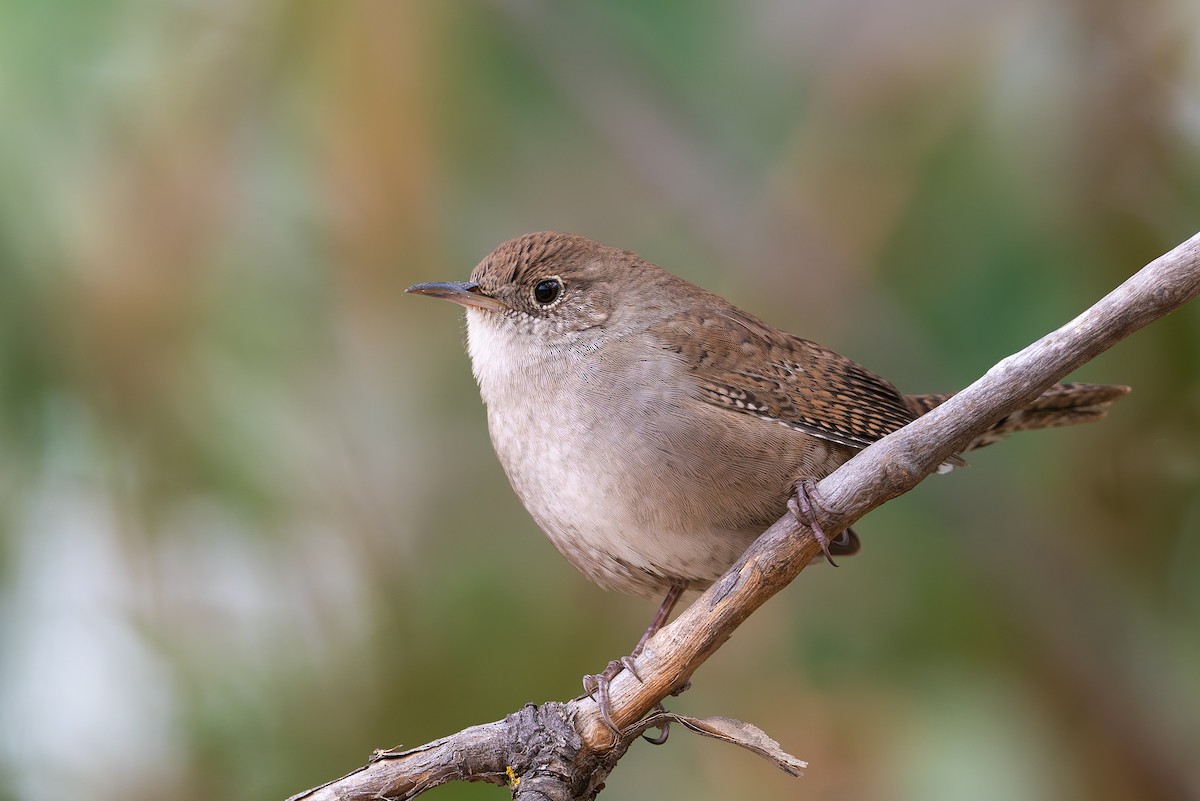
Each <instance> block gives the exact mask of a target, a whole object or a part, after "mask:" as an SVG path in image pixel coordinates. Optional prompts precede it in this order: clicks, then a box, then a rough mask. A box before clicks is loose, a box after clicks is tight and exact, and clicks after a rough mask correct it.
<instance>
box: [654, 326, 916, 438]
mask: <svg viewBox="0 0 1200 801" xmlns="http://www.w3.org/2000/svg"><path fill="white" fill-rule="evenodd" d="M654 333H657V334H659V335H660V339H661V341H662V342H664V343H668V342H669V343H682V344H675V345H671V346H668V345H665V344H664V347H669V348H670V349H671V350H675V351H676V352H678V353H679V354H680V355H681V356H683V358H684V360H685V362H686V364H687V366H688V368H689V372H690V374H691V376H692V378H693V379H694V380H695V381H696V385H697V387H698V389H699V392H700V397H701V398H703V399H704V400H705V401H707V402H709V403H711V404H713V405H714V406H720V407H722V408H726V409H730V410H732V411H736V412H741V413H744V414H751V415H754V416H756V417H761V418H762V419H764V420H771V421H774V422H778V423H782V424H783V425H786V426H788V427H789V428H794V429H797V430H800V431H804V432H806V433H809V434H812V435H813V436H815V437H820V438H822V439H826V440H830V441H832V442H837V443H840V444H842V445H848V446H850V447H854V448H865V447H866V446H867V445H870V444H871V443H872V442H874V441H875V440H877V439H880V438H882V437H883V436H884V435H886V434H888V433H890V432H892V431H895V430H896V429H898V428H901V427H902V426H904V425H906V424H908V423H909V422H911V421H912V420H914V419H915V415H914V414H913V412H912V410H911V409H910V408H909V407H908V405H907V404H906V402H905V400H904V397H903V396H902V395H901V394H900V392H899V391H898V390H897V389H896V388H895V387H894V386H892V384H891V383H890V382H888V381H886V380H884V379H883V378H880V377H879V376H877V375H875V374H874V373H872V372H871V371H869V370H867V369H866V368H864V367H862V366H861V365H859V364H857V363H855V362H853V361H851V360H850V359H847V358H846V357H844V356H841V355H839V354H837V353H834V352H833V351H831V350H829V349H828V348H824V347H822V346H820V345H818V344H816V343H815V342H809V341H808V340H806V339H800V338H799V337H795V336H792V335H791V334H786V333H783V332H780V331H775V330H774V329H772V328H770V327H768V326H767V325H766V324H765V323H763V322H762V321H760V320H757V319H755V318H754V317H751V316H750V315H748V314H746V313H745V312H743V311H741V310H740V309H737V308H736V307H732V306H725V307H714V308H712V309H711V310H709V311H707V312H705V313H702V314H700V315H697V314H696V313H695V312H692V313H689V314H686V315H677V316H675V317H671V318H668V319H666V320H664V321H662V323H660V324H659V330H657V331H655V332H654Z"/></svg>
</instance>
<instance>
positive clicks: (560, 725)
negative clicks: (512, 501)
mask: <svg viewBox="0 0 1200 801" xmlns="http://www.w3.org/2000/svg"><path fill="white" fill-rule="evenodd" d="M1197 294H1200V234H1197V235H1196V236H1194V237H1192V238H1191V239H1189V240H1188V241H1187V242H1184V243H1183V244H1181V245H1179V246H1178V247H1176V248H1175V249H1174V250H1172V251H1170V252H1169V253H1167V254H1165V255H1163V256H1161V257H1160V258H1158V259H1155V260H1154V261H1153V262H1151V263H1150V264H1149V265H1147V266H1146V267H1145V268H1143V269H1142V270H1141V271H1139V272H1138V273H1137V274H1136V275H1134V276H1133V277H1132V278H1130V279H1129V280H1128V281H1126V282H1125V283H1124V284H1122V285H1121V286H1120V287H1118V288H1117V289H1115V290H1114V291H1113V292H1111V293H1110V294H1109V295H1107V296H1106V297H1105V298H1103V299H1102V300H1100V301H1099V302H1098V303H1097V304H1096V305H1094V306H1093V307H1092V308H1090V309H1088V310H1087V311H1086V312H1084V313H1083V314H1081V315H1080V316H1079V317H1077V318H1075V319H1074V320H1072V321H1071V322H1069V323H1067V324H1066V325H1065V326H1063V327H1062V328H1060V329H1058V330H1057V331H1055V332H1053V333H1051V334H1049V335H1047V336H1045V337H1043V338H1042V339H1040V340H1038V341H1037V342H1035V343H1034V344H1032V345H1030V346H1029V347H1027V348H1025V349H1024V350H1022V351H1020V352H1019V353H1016V354H1013V355H1012V356H1009V357H1008V358H1006V359H1004V360H1002V361H1001V362H1000V363H999V364H997V365H996V366H995V367H993V368H992V369H991V370H989V371H988V372H987V374H986V375H984V376H983V377H982V378H980V379H979V380H978V381H976V382H975V383H974V384H972V385H971V386H969V387H967V388H966V389H964V390H963V391H962V392H960V393H958V394H957V395H955V396H954V397H953V398H952V399H951V400H949V401H947V402H946V403H945V404H943V405H942V406H939V407H938V408H936V409H934V410H933V411H931V412H929V413H928V414H926V415H924V416H922V417H920V418H919V419H917V420H916V421H914V422H913V423H911V424H909V425H908V426H905V427H904V428H903V429H901V430H899V431H896V432H894V433H893V434H890V435H889V436H887V437H885V438H884V439H882V440H880V441H879V442H877V443H875V444H873V445H872V446H871V447H869V448H867V449H865V450H863V451H862V452H861V453H859V454H858V455H856V456H855V457H854V458H853V459H851V460H850V461H849V462H847V463H846V464H844V465H842V466H841V467H840V468H838V469H837V470H836V471H834V472H833V473H832V474H830V475H829V476H828V477H826V478H825V479H824V480H822V481H821V482H820V483H819V484H817V486H816V493H815V496H814V497H815V499H816V500H817V502H818V505H819V506H820V507H821V508H820V509H819V510H818V522H820V523H821V525H822V526H823V527H824V528H825V531H826V533H827V534H830V535H833V534H834V533H836V532H838V531H840V530H841V529H843V528H845V527H846V526H848V525H850V524H852V523H853V522H854V521H855V520H857V519H858V518H860V517H862V516H863V515H864V514H866V513H867V512H869V511H871V510H872V509H874V508H876V507H877V506H880V505H881V504H883V503H885V502H887V501H888V500H890V499H892V498H894V497H896V496H897V495H900V494H902V493H904V492H907V491H908V490H910V489H912V488H913V487H914V486H916V485H917V484H918V483H920V482H921V481H922V480H923V479H924V478H925V477H926V476H927V475H929V474H930V473H932V472H934V471H935V470H937V468H938V466H939V465H940V464H942V463H943V462H944V461H946V460H947V459H948V458H950V457H951V456H952V455H954V454H955V453H958V452H959V451H961V450H963V448H964V447H965V446H966V445H967V444H968V443H969V442H971V441H972V440H973V439H975V438H976V437H977V436H979V435H980V434H981V433H983V432H984V431H985V430H987V428H988V427H989V426H991V425H992V423H994V422H995V421H997V420H999V419H1000V418H1001V417H1003V416H1004V415H1006V414H1009V413H1011V412H1013V411H1015V410H1016V409H1018V408H1020V407H1022V406H1024V405H1026V404H1028V403H1029V402H1031V401H1032V400H1033V399H1035V398H1036V397H1037V396H1038V395H1040V394H1041V393H1042V392H1043V391H1044V390H1045V389H1047V388H1048V387H1050V386H1051V385H1052V384H1054V383H1055V382H1056V381H1059V380H1061V379H1062V378H1063V377H1064V376H1066V375H1067V374H1068V373H1070V372H1072V371H1073V370H1075V369H1076V368H1078V367H1079V366H1081V365H1083V364H1084V363H1086V362H1087V361H1089V360H1090V359H1092V358H1094V357H1095V356H1097V355H1098V354H1100V353H1102V352H1103V351H1105V350H1107V349H1108V348H1110V347H1111V346H1112V345H1114V344H1116V343H1117V342H1119V341H1120V340H1122V339H1124V338H1125V337H1127V336H1129V335H1130V334H1132V333H1133V332H1134V331H1136V330H1137V329H1139V328H1141V327H1142V326H1144V325H1146V324H1147V323H1149V322H1151V321H1152V320H1155V319H1157V318H1159V317H1162V316H1164V315H1166V314H1168V313H1170V312H1172V311H1174V310H1175V309H1177V308H1179V307H1180V306H1182V305H1183V304H1184V303H1186V302H1187V301H1189V300H1191V299H1192V298H1194V297H1195V296H1196V295H1197ZM819 552H820V546H819V545H818V544H817V541H816V540H815V539H814V538H813V536H812V532H811V531H809V530H808V529H807V528H806V527H803V526H801V525H800V524H798V523H797V522H796V520H795V519H794V518H792V516H791V515H785V516H784V517H783V518H781V519H780V520H778V521H777V522H776V523H775V524H774V525H773V526H771V528H769V529H768V530H767V531H766V532H764V533H763V535H762V536H761V537H759V538H758V539H757V540H756V541H755V542H754V544H753V545H751V546H750V548H749V549H748V550H747V551H746V553H745V554H743V555H742V557H741V559H739V560H738V562H737V564H735V565H734V566H733V567H731V568H730V569H729V570H728V571H727V572H726V573H725V575H724V576H722V577H721V578H720V579H719V580H718V581H717V582H716V583H715V584H714V585H713V586H712V587H711V588H709V589H708V590H707V591H706V592H705V593H704V594H703V595H701V596H700V597H699V598H698V599H697V600H696V601H695V602H694V603H693V604H692V605H691V606H690V607H688V608H687V609H686V610H685V611H684V612H683V613H682V614H681V615H680V616H679V618H678V619H677V620H676V621H675V622H674V623H672V624H670V625H669V626H666V627H665V628H663V629H662V630H661V631H659V632H658V633H657V634H656V635H655V636H654V637H652V638H651V639H650V640H649V642H647V643H646V647H645V649H644V650H643V651H642V653H641V654H640V655H639V656H638V657H637V659H636V661H635V667H636V669H637V673H638V675H639V676H640V678H641V680H640V681H639V680H637V679H634V678H633V677H632V676H630V675H629V674H628V673H627V672H626V673H621V674H620V675H618V676H617V678H616V679H614V680H613V683H612V686H611V697H612V713H613V714H612V717H613V719H614V721H615V722H616V723H617V724H618V725H619V726H622V727H628V728H629V729H630V730H629V731H628V732H627V734H626V735H625V736H623V737H621V738H617V737H615V736H614V735H613V734H612V732H611V731H610V730H609V729H608V728H607V727H606V726H605V725H604V724H603V723H602V722H601V721H600V717H599V712H598V710H597V708H596V704H595V702H594V701H592V700H591V699H590V698H586V697H583V698H576V699H574V700H573V701H570V702H568V703H566V704H557V703H554V704H544V705H542V706H541V707H533V706H528V707H526V708H525V709H524V710H522V711H521V712H518V713H514V715H510V716H509V717H508V718H506V719H505V720H504V721H498V722H496V723H492V724H485V725H483V726H475V727H472V728H469V729H465V730H463V731H462V732H459V733H457V734H454V735H451V736H450V737H446V738H444V739H442V740H438V741H436V742H434V743H430V744H428V745H426V746H422V747H421V748H418V749H413V750H411V751H403V752H383V753H382V754H381V756H380V758H379V759H377V760H376V761H374V762H373V763H372V764H371V765H368V766H367V767H365V768H362V769H360V770H359V771H356V772H354V773H352V774H350V775H349V776H346V777H344V778H343V779H339V780H337V781H334V782H331V783H329V784H326V785H323V786H322V787H319V788H316V789H314V790H310V791H308V792H307V793H302V794H300V795H299V796H294V797H293V801H296V800H297V799H300V798H312V799H352V798H353V799H357V798H363V799H366V798H411V797H413V796H415V795H417V794H418V793H420V792H422V791H423V790H425V789H428V788H429V787H432V786H435V785H436V784H441V783H444V782H445V781H449V780H452V779H466V780H476V781H480V780H482V781H491V782H495V783H505V782H507V783H508V784H509V785H510V787H512V788H513V794H514V796H515V797H524V798H554V799H560V798H561V799H571V798H592V797H594V796H595V794H596V793H598V792H599V790H600V788H601V787H602V786H603V784H602V783H603V780H604V778H605V777H606V776H607V774H608V772H609V771H610V770H611V769H612V768H613V767H614V766H615V765H616V763H617V761H618V760H619V759H620V757H621V756H622V755H623V754H624V752H625V750H626V749H627V748H628V747H629V745H630V743H631V742H632V741H633V739H634V738H635V737H636V736H637V734H638V733H640V731H643V730H644V729H645V727H646V722H645V721H643V722H642V723H641V724H638V721H642V719H643V718H644V717H645V716H646V715H647V713H649V712H650V711H651V710H653V709H655V708H656V707H657V706H658V704H659V703H660V702H661V701H662V699H664V698H666V697H667V696H668V695H670V694H671V693H672V692H674V691H677V690H679V689H681V688H682V687H684V686H685V685H686V684H687V682H688V681H689V680H690V678H691V676H692V674H693V673H694V672H695V671H696V669H697V668H698V667H699V666H700V665H701V664H703V663H704V661H705V660H706V659H707V658H708V657H709V655H711V654H712V653H713V652H714V651H716V650H717V649H718V648H719V647H720V646H721V644H722V643H724V642H725V641H726V640H727V639H729V637H730V635H731V634H732V633H733V630H734V629H735V628H737V626H738V625H739V624H740V623H741V622H742V621H743V620H745V619H746V618H747V617H748V616H749V615H750V614H751V613H752V612H753V611H754V610H755V609H757V608H758V607H759V606H761V605H762V604H763V603H764V602H765V601H766V600H767V599H768V598H770V597H771V596H772V595H774V594H775V593H776V592H778V591H779V590H780V589H782V588H783V587H785V586H786V585H787V584H788V583H789V582H791V581H792V579H794V578H795V577H796V576H797V575H798V574H799V573H800V571H801V570H803V568H804V566H805V565H807V564H808V562H809V561H810V560H811V559H812V558H813V557H814V556H816V555H817V554H818V553H819ZM673 719H677V720H678V719H679V718H678V717H675V718H673ZM701 723H702V722H701ZM635 724H638V725H635ZM701 728H703V727H701ZM730 739H732V740H734V741H738V742H741V740H740V739H739V737H738V736H734V737H731V738H730ZM742 744H746V743H744V742H743V743H742ZM750 747H753V746H750Z"/></svg>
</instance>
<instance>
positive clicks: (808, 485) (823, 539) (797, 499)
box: [787, 478, 837, 567]
mask: <svg viewBox="0 0 1200 801" xmlns="http://www.w3.org/2000/svg"><path fill="white" fill-rule="evenodd" d="M814 486H816V482H814V481H813V480H812V479H808V478H802V479H800V480H799V481H797V482H796V494H795V495H793V496H792V497H791V498H788V504H787V508H788V511H789V512H791V513H792V517H794V518H796V519H797V520H798V521H800V522H801V523H803V524H804V525H806V526H808V527H809V528H810V529H812V533H813V537H815V538H816V540H817V542H818V543H820V545H821V550H822V551H823V552H824V553H825V559H826V560H827V561H828V562H829V564H831V565H833V566H834V567H837V562H835V561H833V555H832V554H831V553H830V552H829V543H830V540H829V537H828V536H826V534H825V530H824V529H822V528H821V525H820V524H819V523H818V522H817V515H816V509H815V507H816V502H815V501H813V499H812V495H811V494H810V493H811V491H812V487H814Z"/></svg>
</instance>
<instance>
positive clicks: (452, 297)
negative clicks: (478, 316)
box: [404, 281, 508, 311]
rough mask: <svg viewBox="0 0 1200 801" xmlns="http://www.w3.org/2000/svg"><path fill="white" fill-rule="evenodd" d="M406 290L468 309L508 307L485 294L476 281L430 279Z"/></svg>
mask: <svg viewBox="0 0 1200 801" xmlns="http://www.w3.org/2000/svg"><path fill="white" fill-rule="evenodd" d="M404 291H405V292H406V293H411V294H413V295H426V296H427V297H431V298H441V299H442V300H448V301H451V302H453V303H457V304H458V305H460V306H466V307H467V308H468V309H471V308H474V309H484V310H485V311H504V310H506V309H507V308H508V306H506V305H505V304H503V303H501V302H500V301H498V300H496V299H495V298H493V297H492V296H491V295H485V294H483V290H481V289H480V288H479V284H477V283H475V282H474V281H429V282H428V283H424V284H413V285H412V286H410V287H409V288H408V289H406V290H404Z"/></svg>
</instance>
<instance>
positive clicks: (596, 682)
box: [583, 584, 687, 745]
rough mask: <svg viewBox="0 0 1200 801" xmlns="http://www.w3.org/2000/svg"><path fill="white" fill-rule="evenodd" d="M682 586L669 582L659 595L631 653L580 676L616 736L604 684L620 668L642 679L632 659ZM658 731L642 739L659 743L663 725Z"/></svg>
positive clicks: (664, 735)
mask: <svg viewBox="0 0 1200 801" xmlns="http://www.w3.org/2000/svg"><path fill="white" fill-rule="evenodd" d="M685 589H687V587H686V586H685V585H683V584H672V585H671V589H669V590H667V597H666V598H664V599H663V602H662V604H661V605H660V606H659V607H658V612H656V613H655V614H654V619H653V620H651V621H650V625H649V626H647V627H646V632H645V633H644V634H642V638H641V639H640V640H638V644H637V645H636V646H635V647H634V649H633V653H631V654H630V655H629V656H623V657H621V658H620V659H614V660H613V661H611V662H609V663H608V667H606V668H605V669H604V672H603V673H600V674H599V675H591V674H589V675H587V676H584V677H583V690H584V692H586V693H587V694H588V695H589V696H591V697H592V698H593V699H594V700H595V701H596V704H597V706H599V707H600V719H601V720H603V721H604V724H605V725H606V726H608V728H610V729H612V730H613V733H615V734H616V735H617V736H618V737H619V736H620V735H621V730H620V728H618V727H617V724H616V723H614V722H613V719H612V699H611V698H610V697H609V694H608V685H609V684H610V683H611V682H612V680H613V679H615V678H616V677H617V674H618V673H620V672H621V671H622V670H627V671H629V673H630V674H631V675H632V676H633V677H634V678H635V679H637V680H638V681H641V680H642V677H641V676H639V675H638V673H637V668H636V667H634V663H633V660H634V659H636V658H637V657H638V655H639V654H641V653H642V649H643V648H645V647H646V642H647V641H648V640H649V639H650V638H651V637H653V636H654V634H655V632H657V631H658V630H659V629H661V628H662V627H663V625H664V624H666V622H667V618H669V617H670V616H671V610H672V609H674V608H675V603H676V602H677V601H678V600H679V597H680V596H681V595H683V591H684V590H685ZM661 732H662V733H661V734H660V735H659V737H656V738H650V737H647V738H646V739H647V740H649V741H650V742H652V743H654V744H656V745H661V744H662V743H665V742H666V741H667V730H666V728H663V729H661Z"/></svg>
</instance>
